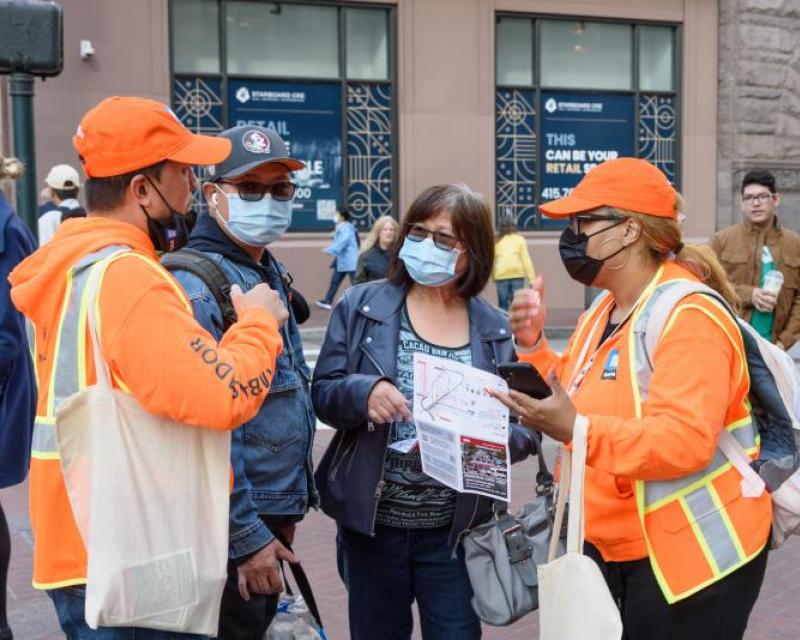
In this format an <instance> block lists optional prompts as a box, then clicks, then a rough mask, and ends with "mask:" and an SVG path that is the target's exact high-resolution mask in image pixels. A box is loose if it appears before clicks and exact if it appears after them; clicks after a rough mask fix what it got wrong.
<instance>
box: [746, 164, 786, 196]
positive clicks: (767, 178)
mask: <svg viewBox="0 0 800 640" xmlns="http://www.w3.org/2000/svg"><path fill="white" fill-rule="evenodd" d="M751 184H759V185H761V186H762V187H766V188H767V189H769V191H770V193H778V189H777V187H776V186H775V176H773V175H772V174H771V173H770V172H769V171H767V170H766V169H753V170H752V171H748V172H747V174H746V175H745V177H744V179H743V180H742V193H744V188H745V187H747V186H748V185H751Z"/></svg>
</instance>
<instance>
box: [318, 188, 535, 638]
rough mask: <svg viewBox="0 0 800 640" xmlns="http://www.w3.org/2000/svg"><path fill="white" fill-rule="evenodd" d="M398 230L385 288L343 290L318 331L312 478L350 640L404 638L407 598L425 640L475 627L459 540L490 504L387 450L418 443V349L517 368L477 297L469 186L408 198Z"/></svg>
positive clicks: (488, 242) (501, 324)
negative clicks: (325, 431) (330, 432)
mask: <svg viewBox="0 0 800 640" xmlns="http://www.w3.org/2000/svg"><path fill="white" fill-rule="evenodd" d="M401 228H402V230H403V234H402V236H400V237H398V238H397V239H396V240H395V244H394V247H393V248H392V250H391V254H392V260H391V264H390V266H389V279H388V280H384V281H379V282H372V283H369V284H366V285H363V286H359V287H354V288H351V289H348V290H347V291H346V292H345V294H344V296H343V297H342V300H341V301H340V303H339V304H338V305H337V307H336V309H335V310H334V311H333V314H332V315H331V320H330V322H329V323H328V330H327V333H326V335H325V342H324V343H323V345H322V349H321V351H320V355H319V360H318V361H317V366H316V368H315V371H314V380H313V384H312V398H313V400H314V408H315V409H316V411H317V415H318V416H319V418H320V420H322V421H323V422H324V423H326V424H329V425H331V426H332V427H333V428H334V429H336V430H337V433H336V435H335V436H334V439H333V440H332V441H331V443H330V445H329V446H328V449H327V451H326V452H325V455H324V457H323V459H322V461H321V462H320V465H319V467H318V469H317V471H316V480H317V484H318V488H319V492H320V499H321V505H322V509H323V511H324V512H325V513H326V514H327V515H329V516H331V517H332V518H334V519H335V520H336V523H337V526H338V536H337V560H338V567H339V575H340V576H341V578H342V581H343V582H344V584H345V586H346V587H347V593H348V607H349V617H350V634H351V638H353V639H354V640H374V639H376V638H392V639H394V640H402V639H408V638H410V637H411V631H412V613H411V606H412V603H413V602H414V601H416V602H417V605H418V607H419V614H420V623H421V627H422V637H423V638H424V639H425V640H445V639H447V640H453V639H455V638H458V639H459V640H474V639H476V638H480V636H481V625H480V620H479V619H478V617H477V615H475V612H474V611H473V609H472V606H471V604H470V599H471V598H472V586H471V584H470V581H469V577H468V575H467V570H466V566H465V564H464V556H463V551H462V550H461V549H460V548H458V541H459V539H460V537H461V535H462V534H464V533H465V532H466V531H467V530H469V529H470V528H471V527H473V526H475V525H477V524H480V523H482V522H486V521H487V520H488V519H489V518H490V517H491V500H489V499H488V498H485V497H480V496H477V495H475V494H472V493H457V492H456V491H454V490H453V489H450V488H449V487H446V486H444V485H443V484H441V483H439V482H437V481H436V480H434V479H433V478H431V477H430V476H428V475H426V474H425V473H424V472H423V471H422V460H421V457H420V453H419V448H412V449H411V450H410V451H409V452H408V453H405V454H404V453H401V452H399V451H395V450H394V449H391V448H389V445H390V444H391V443H394V442H399V441H403V440H408V439H413V438H416V435H417V434H416V428H415V425H414V420H413V418H412V415H411V411H410V409H409V406H410V403H411V400H412V396H413V392H414V365H413V363H414V354H415V353H425V354H430V355H434V356H437V357H440V358H448V359H450V360H454V361H457V362H462V363H464V364H467V365H471V366H473V367H475V368H478V369H482V370H484V371H489V372H491V373H496V365H497V363H500V362H508V361H509V360H513V359H514V346H513V344H512V340H511V331H510V328H509V325H508V319H507V318H506V315H505V314H504V313H501V312H500V311H499V310H498V309H497V308H496V307H494V306H493V305H490V304H489V303H488V302H486V301H485V300H484V299H483V298H481V296H480V293H481V291H483V288H484V287H485V286H486V283H487V282H488V281H489V277H490V275H491V266H492V261H493V260H492V259H493V254H494V237H493V236H494V232H493V229H492V220H491V214H490V213H489V208H488V207H487V206H486V203H485V202H484V201H483V200H482V199H481V198H480V196H479V195H477V194H476V193H474V192H473V191H471V190H470V189H468V188H467V187H465V186H463V185H440V186H436V187H430V188H428V189H426V190H425V191H423V192H422V193H421V194H420V195H419V196H417V198H416V199H415V200H414V202H413V203H412V204H411V207H410V208H409V210H408V213H407V214H406V216H405V218H404V220H403V225H402V227H401ZM509 434H510V436H509V440H510V441H509V446H510V450H511V456H512V460H513V461H517V460H521V459H523V458H525V457H526V456H527V455H528V454H529V453H530V452H531V449H532V446H533V445H532V440H531V439H530V438H529V437H528V435H527V434H526V433H525V432H524V430H521V429H520V428H519V427H517V426H516V425H512V428H511V429H510V430H509ZM457 548H458V552H457V553H454V550H456V549H457Z"/></svg>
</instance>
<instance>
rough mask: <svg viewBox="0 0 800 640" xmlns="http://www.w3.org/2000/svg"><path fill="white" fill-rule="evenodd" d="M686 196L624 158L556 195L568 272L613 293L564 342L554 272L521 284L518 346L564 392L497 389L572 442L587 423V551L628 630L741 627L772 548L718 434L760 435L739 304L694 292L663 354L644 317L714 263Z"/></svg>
mask: <svg viewBox="0 0 800 640" xmlns="http://www.w3.org/2000/svg"><path fill="white" fill-rule="evenodd" d="M680 204H681V203H680V197H679V196H678V194H677V193H676V192H675V190H674V189H673V188H672V187H671V186H670V184H669V183H668V182H667V180H666V178H665V176H664V175H663V174H662V173H661V172H660V171H659V170H658V169H656V168H655V167H653V166H652V165H650V164H649V163H647V162H645V161H644V160H637V159H633V158H620V159H617V160H611V161H609V162H606V163H604V164H602V165H600V166H599V167H597V168H596V169H594V170H592V171H591V172H590V173H589V174H588V175H587V176H586V177H584V179H583V180H582V181H581V183H580V184H579V185H578V186H577V187H576V188H575V189H574V190H573V192H572V194H571V195H570V196H569V197H567V198H563V199H561V200H557V201H554V202H550V203H548V204H546V205H542V207H541V209H542V211H543V212H544V213H545V215H548V216H550V217H553V218H562V219H567V220H568V221H569V224H568V226H567V227H566V228H565V229H564V232H563V234H562V236H561V241H560V245H559V249H560V253H561V258H562V261H563V262H564V266H565V267H566V269H567V271H568V272H569V274H570V275H571V276H572V277H573V278H574V279H575V280H577V281H578V282H581V283H582V284H584V285H586V286H589V285H591V286H594V287H598V288H601V289H605V294H603V295H601V296H600V297H599V299H598V300H596V301H595V304H594V305H593V306H592V307H591V308H590V309H589V310H588V311H586V312H585V313H584V314H583V316H582V317H581V319H580V320H579V322H578V325H577V327H576V330H575V333H574V334H573V336H572V338H571V339H570V342H569V344H568V346H567V348H566V350H565V351H564V353H563V354H562V355H560V356H559V355H558V354H556V353H555V352H554V351H553V350H552V349H550V348H549V347H548V343H547V339H546V338H545V337H544V335H543V333H542V328H543V326H544V322H545V304H544V299H543V284H542V281H541V279H539V280H537V282H536V283H535V284H534V287H533V288H532V289H526V290H522V291H519V292H517V295H516V296H515V298H514V302H513V303H512V307H511V326H512V329H513V330H514V332H515V337H516V340H517V344H518V353H519V355H520V358H521V359H523V360H526V361H528V362H530V363H532V364H534V365H535V366H536V367H537V368H538V369H539V371H540V372H541V373H542V374H543V375H547V374H549V376H550V383H551V386H552V387H553V392H554V393H553V395H552V396H550V397H549V398H547V399H545V400H542V401H537V400H534V399H532V398H529V397H527V396H524V395H522V394H519V393H516V392H511V394H510V395H502V394H500V395H498V397H499V398H500V399H501V400H502V401H503V402H504V403H505V404H507V405H508V406H509V407H510V408H511V410H512V411H513V412H515V413H517V414H518V415H519V416H520V421H521V422H523V423H524V424H525V425H526V426H529V427H532V428H536V429H540V430H541V431H543V432H544V433H546V434H547V435H549V436H551V437H553V438H555V439H556V440H559V441H561V442H564V443H569V442H570V441H571V439H572V433H573V427H574V425H575V424H576V423H577V422H578V421H582V422H584V423H585V424H587V425H588V429H587V433H588V436H587V459H586V464H587V468H586V491H585V530H586V540H587V544H586V549H585V552H586V553H587V555H590V556H591V557H592V558H594V559H595V560H596V561H597V563H598V565H599V566H600V568H601V570H602V572H603V574H604V576H605V578H606V581H607V582H608V585H609V588H610V590H611V592H612V595H613V596H614V599H615V600H616V601H617V602H618V604H619V606H620V609H621V613H622V620H623V624H624V627H625V638H628V639H630V640H638V639H642V640H644V639H646V640H659V639H664V640H667V639H669V640H672V639H674V638H681V640H688V639H691V638H703V639H707V638H724V639H725V640H729V639H733V638H741V637H742V636H743V634H744V630H745V628H746V626H747V619H748V617H749V615H750V611H751V610H752V608H753V605H754V604H755V601H756V599H757V597H758V593H759V589H760V588H761V583H762V581H763V578H764V571H765V568H766V561H767V551H766V543H767V539H768V537H769V532H770V523H771V522H770V521H771V503H770V498H769V495H768V494H767V493H766V492H762V493H760V494H759V495H756V494H755V492H747V491H745V493H746V494H747V495H743V493H742V488H741V481H742V477H741V475H739V472H738V471H736V469H734V468H733V467H732V466H731V464H730V463H728V461H727V459H726V458H725V457H724V456H722V455H721V454H720V452H719V451H718V449H717V445H718V440H719V437H720V434H721V433H722V431H723V429H725V430H728V431H729V432H731V434H732V435H733V436H734V437H735V438H736V439H737V440H738V441H739V442H740V443H741V444H743V445H744V447H745V448H746V449H747V450H748V452H749V453H750V454H751V455H753V457H755V456H756V454H757V451H758V444H757V443H758V439H757V434H756V430H755V427H754V425H753V423H752V421H751V417H750V411H749V406H748V404H747V396H748V391H749V385H750V381H749V377H748V373H747V366H746V362H745V360H744V355H743V354H744V350H743V346H742V338H741V334H740V333H739V330H738V328H737V325H736V323H735V321H734V319H733V318H732V317H731V315H730V314H729V313H728V311H727V310H725V309H724V308H723V307H722V306H721V305H719V304H718V303H717V302H716V301H715V300H712V299H710V298H709V297H707V296H704V295H700V294H693V295H690V296H687V297H685V298H684V299H683V300H681V301H680V302H679V303H678V304H677V305H676V306H675V308H674V309H673V310H672V312H671V315H670V317H669V320H668V321H667V324H666V325H665V329H664V331H663V333H662V334H661V337H660V340H659V342H658V346H657V347H656V349H655V351H654V356H653V358H652V362H650V360H648V359H647V354H645V353H644V351H643V349H642V345H641V334H637V332H636V331H635V329H640V328H641V327H642V326H646V319H647V318H648V317H649V316H648V314H649V313H651V312H652V310H653V304H654V302H655V300H657V298H658V296H659V295H660V294H661V293H662V292H663V291H665V290H666V289H668V288H669V287H670V286H671V283H674V282H675V281H676V280H693V281H704V280H706V279H708V277H709V274H711V273H712V271H711V267H710V266H709V265H708V264H707V263H706V261H705V259H704V257H703V254H702V253H700V252H699V251H697V250H696V249H692V248H691V247H684V246H683V243H682V242H681V231H680V227H679V225H678V221H677V217H678V209H679V208H680ZM643 322H645V324H644V325H643V324H642V323H643ZM645 367H648V368H649V370H648V371H647V376H651V377H650V378H649V386H648V387H646V388H645V387H644V386H643V385H644V383H643V382H642V380H643V377H646V376H643V371H644V368H645ZM650 371H652V373H650Z"/></svg>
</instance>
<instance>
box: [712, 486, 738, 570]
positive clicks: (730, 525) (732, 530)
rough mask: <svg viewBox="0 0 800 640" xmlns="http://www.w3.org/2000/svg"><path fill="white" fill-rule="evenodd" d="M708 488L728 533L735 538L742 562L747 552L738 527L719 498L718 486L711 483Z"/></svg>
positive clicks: (734, 543)
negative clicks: (740, 538)
mask: <svg viewBox="0 0 800 640" xmlns="http://www.w3.org/2000/svg"><path fill="white" fill-rule="evenodd" d="M706 488H707V489H708V493H709V494H710V495H711V502H713V503H714V506H715V507H716V508H717V513H719V515H720V517H721V518H722V522H723V524H724V525H725V528H726V529H727V530H728V535H729V536H730V537H731V540H733V546H734V547H736V555H737V556H739V561H740V562H741V560H742V558H744V557H745V556H746V555H747V554H746V553H745V552H744V547H743V546H742V541H741V540H739V536H738V534H737V533H736V529H735V528H734V526H733V523H732V522H731V519H730V517H729V516H728V511H727V510H726V509H725V505H724V504H722V500H720V499H719V494H718V493H717V489H716V487H714V485H713V484H711V483H709V485H708V487H706Z"/></svg>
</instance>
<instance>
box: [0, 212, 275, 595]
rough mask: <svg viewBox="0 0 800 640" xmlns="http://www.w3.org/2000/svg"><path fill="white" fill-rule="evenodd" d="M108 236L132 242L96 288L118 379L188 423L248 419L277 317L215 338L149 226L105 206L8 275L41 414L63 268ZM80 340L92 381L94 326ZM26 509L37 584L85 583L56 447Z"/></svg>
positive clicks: (46, 410)
mask: <svg viewBox="0 0 800 640" xmlns="http://www.w3.org/2000/svg"><path fill="white" fill-rule="evenodd" d="M111 245H124V246H126V247H129V248H130V250H131V251H130V253H127V254H126V255H124V256H121V257H119V258H117V259H115V260H114V261H113V262H112V263H111V264H110V265H109V266H108V268H107V270H106V273H105V276H104V278H103V280H102V283H101V286H100V290H99V309H100V337H101V343H102V351H103V354H104V357H105V359H106V361H107V362H108V364H109V369H110V371H111V374H112V381H113V383H114V384H115V386H117V387H118V388H120V389H123V390H124V391H126V392H128V393H131V394H132V395H133V396H134V397H135V398H136V399H137V400H138V401H139V403H140V404H141V405H142V406H143V407H144V408H145V409H146V410H147V411H149V412H151V413H154V414H157V415H162V416H166V417H169V418H172V419H174V420H177V421H179V422H183V423H185V424H187V425H193V426H197V427H207V428H212V429H233V428H235V427H237V426H238V425H240V424H242V423H243V422H246V421H247V420H249V419H250V418H252V417H253V416H254V415H255V414H256V413H257V412H258V410H259V408H260V406H261V403H262V402H263V400H264V398H265V397H266V395H267V393H268V390H269V385H270V382H271V379H272V372H273V371H274V368H275V360H276V358H277V356H278V353H279V352H280V350H281V348H282V341H281V337H280V333H279V331H278V323H277V320H276V319H275V318H274V317H273V316H272V315H271V314H270V313H268V312H267V311H265V310H262V309H255V308H246V309H242V310H241V311H240V313H239V320H238V322H236V323H235V324H234V325H233V326H232V327H231V328H230V329H229V330H228V331H227V332H226V333H225V335H224V336H223V338H222V340H221V341H220V342H219V343H217V342H216V340H215V339H214V338H213V337H212V336H211V335H210V334H209V333H208V332H207V331H206V330H205V329H203V328H202V327H201V326H200V325H199V324H198V323H197V321H196V320H195V319H194V317H193V315H192V311H191V305H190V304H189V302H188V300H187V299H186V296H185V295H184V294H183V292H182V290H181V288H180V286H179V285H178V284H177V282H176V281H175V280H174V278H172V276H171V275H170V274H169V273H168V272H167V271H165V270H164V269H163V268H162V267H161V266H160V265H159V264H158V259H157V257H156V254H155V251H154V249H153V245H152V243H151V242H150V239H149V238H148V236H147V234H146V233H144V232H143V231H142V230H140V229H138V228H136V227H134V226H133V225H131V224H128V223H124V222H118V221H114V220H110V219H107V218H103V217H89V218H86V219H76V220H70V221H67V222H66V223H64V224H63V225H62V226H61V227H60V228H59V230H58V232H57V233H56V235H55V236H54V237H53V239H52V240H51V241H50V242H49V243H48V244H47V245H45V246H44V247H42V248H41V249H39V251H37V252H36V253H34V254H33V255H32V256H30V257H29V258H28V259H27V260H25V261H23V262H22V263H21V264H20V265H19V266H18V267H17V268H16V269H15V270H14V272H13V273H12V274H11V276H10V278H9V280H10V281H11V284H12V290H11V297H12V299H13V301H14V304H15V306H16V307H17V308H18V309H19V310H20V311H21V312H22V313H23V314H24V315H25V316H26V317H27V318H29V319H30V320H31V321H32V322H33V323H34V325H35V329H36V371H37V380H38V390H39V399H38V406H37V415H38V416H52V415H53V413H54V410H55V408H56V407H54V406H50V405H51V404H52V403H51V402H50V401H49V397H50V394H49V391H50V384H51V382H52V381H51V377H52V371H53V367H54V363H55V359H56V358H55V355H56V340H57V337H58V334H59V321H60V318H61V314H62V309H64V306H65V298H66V295H67V292H68V291H69V288H68V287H69V285H68V282H69V280H70V278H69V276H68V274H69V272H70V270H71V269H72V267H73V266H74V265H75V264H76V263H77V262H78V261H79V260H80V259H81V258H83V257H84V256H87V255H89V254H91V253H94V252H96V251H98V250H100V249H103V248H105V247H108V246H111ZM85 343H86V345H87V349H86V353H85V354H84V355H85V358H86V363H87V364H86V371H87V380H86V382H87V383H88V384H93V383H94V381H95V371H94V359H93V354H92V348H91V340H89V339H88V336H87V340H86V341H85ZM75 346H76V345H75V344H62V345H61V347H60V348H61V349H69V348H72V349H74V348H75ZM30 512H31V523H32V526H33V533H34V539H35V546H34V585H35V586H37V587H40V588H55V587H60V586H67V585H70V584H78V583H81V582H85V579H86V552H85V549H84V546H83V542H82V540H81V538H80V535H79V534H78V530H77V528H76V525H75V522H74V518H73V516H72V511H71V508H70V504H69V500H68V497H67V494H66V489H65V486H64V479H63V476H62V473H61V468H60V465H59V460H58V458H57V455H55V456H54V455H52V454H51V455H43V456H38V457H37V456H36V455H34V457H33V459H32V461H31V472H30ZM132 517H133V516H132Z"/></svg>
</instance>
